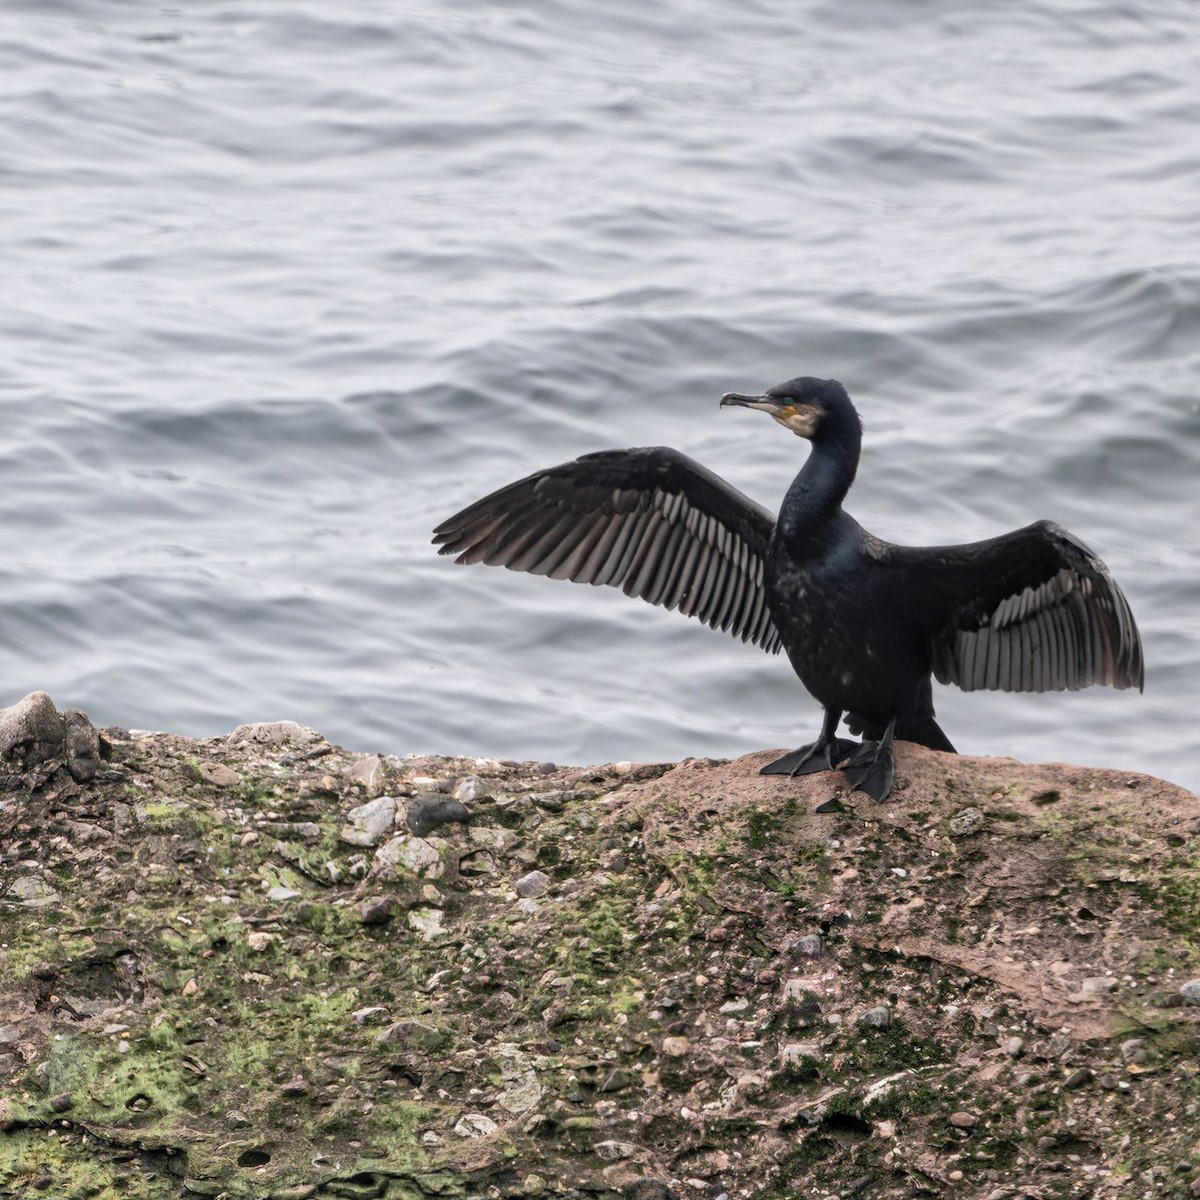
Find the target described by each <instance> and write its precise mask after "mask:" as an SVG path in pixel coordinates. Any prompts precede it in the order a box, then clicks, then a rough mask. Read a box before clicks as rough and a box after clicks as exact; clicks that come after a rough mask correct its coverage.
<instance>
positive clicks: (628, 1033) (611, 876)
mask: <svg viewBox="0 0 1200 1200" xmlns="http://www.w3.org/2000/svg"><path fill="white" fill-rule="evenodd" d="M48 703H49V701H48V698H47V699H46V700H45V701H42V700H38V701H37V702H36V704H37V708H38V713H39V717H38V719H39V721H41V722H42V725H41V726H40V727H41V728H43V729H49V731H50V733H49V736H45V735H42V736H41V737H40V740H37V739H33V740H30V739H26V741H24V742H18V743H14V745H13V746H12V747H10V748H8V749H5V748H4V747H2V746H0V755H5V756H7V758H8V761H9V766H7V767H6V768H0V770H7V771H8V772H9V774H8V775H7V776H6V780H7V788H6V790H5V791H3V792H0V835H2V839H0V840H2V845H3V848H4V867H3V873H2V874H0V898H2V899H0V942H2V943H3V947H4V953H3V957H2V958H0V1087H2V1088H3V1091H2V1092H0V1095H2V1096H3V1099H2V1101H0V1103H2V1105H3V1111H2V1115H0V1121H2V1123H3V1129H4V1130H5V1133H4V1136H3V1137H2V1138H0V1191H3V1192H4V1193H5V1194H8V1193H15V1194H23V1193H25V1192H29V1193H30V1194H34V1192H35V1191H40V1192H41V1193H42V1194H51V1195H62V1196H79V1197H85V1196H103V1195H106V1194H109V1193H112V1194H122V1195H129V1196H135V1197H137V1196H146V1197H151V1196H154V1197H157V1196H167V1195H170V1196H178V1195H185V1196H186V1195H211V1196H222V1195H224V1196H230V1197H243V1196H244V1197H263V1196H275V1197H294V1198H299V1197H318V1196H319V1197H335V1196H337V1197H348V1196H392V1197H405V1198H418V1200H419V1198H423V1197H431V1196H446V1197H453V1196H468V1195H479V1196H489V1197H504V1196H534V1195H560V1196H583V1195H588V1196H605V1195H608V1196H614V1197H615V1196H617V1195H625V1196H637V1197H639V1200H650V1198H651V1196H654V1197H666V1196H672V1195H673V1196H678V1197H683V1196H697V1197H702V1196H706V1195H707V1196H711V1197H713V1200H715V1198H716V1197H718V1196H719V1195H721V1194H722V1193H726V1194H728V1195H729V1196H731V1197H732V1196H763V1197H772V1196H779V1197H781V1198H782V1197H785V1196H789V1197H790V1196H797V1197H799V1196H827V1195H830V1194H839V1193H842V1194H858V1193H861V1194H864V1195H872V1196H908V1195H913V1194H921V1193H927V1194H933V1193H937V1192H939V1191H942V1190H948V1189H952V1190H953V1192H954V1194H955V1195H958V1196H981V1197H982V1196H991V1195H1014V1196H1015V1195H1024V1194H1037V1195H1058V1194H1062V1195H1067V1194H1089V1195H1108V1194H1112V1195H1114V1196H1115V1195H1118V1194H1121V1193H1122V1191H1123V1189H1124V1188H1125V1187H1127V1186H1132V1184H1131V1182H1130V1181H1133V1183H1136V1185H1137V1187H1138V1189H1139V1194H1140V1192H1141V1191H1145V1190H1148V1189H1150V1188H1151V1187H1153V1188H1155V1189H1159V1188H1160V1185H1161V1188H1163V1189H1167V1188H1169V1187H1175V1188H1177V1189H1179V1188H1186V1187H1187V1186H1188V1185H1189V1184H1190V1182H1191V1181H1192V1180H1193V1179H1194V1178H1195V1177H1196V1175H1197V1170H1198V1168H1200V1145H1198V1144H1197V1142H1196V1135H1195V1132H1194V1131H1195V1129H1196V1128H1197V1126H1198V1125H1200V1084H1198V1082H1197V1078H1196V1074H1195V1069H1194V1064H1195V1061H1196V1058H1197V1055H1198V1053H1200V1006H1197V1005H1195V1004H1193V1003H1188V997H1189V996H1190V995H1192V994H1193V992H1194V991H1195V989H1194V988H1193V991H1192V992H1189V991H1187V990H1186V989H1187V986H1188V985H1189V984H1190V983H1191V982H1192V981H1193V980H1195V979H1196V977H1197V976H1200V921H1198V920H1197V916H1196V913H1197V906H1196V904H1195V903H1194V898H1195V896H1196V895H1197V894H1198V888H1200V864H1198V863H1197V860H1196V856H1195V850H1194V847H1195V845H1196V841H1195V839H1196V835H1197V832H1198V829H1200V801H1197V799H1196V797H1194V796H1191V795H1190V794H1188V793H1186V792H1183V791H1181V790H1180V789H1178V788H1174V787H1172V786H1170V785H1168V784H1163V783H1161V782H1159V781H1156V780H1152V779H1149V778H1146V777H1142V776H1134V777H1129V776H1127V775H1123V774H1117V773H1114V772H1107V771H1095V770H1090V769H1085V768H1079V767H1070V766H1061V765H1056V766H1036V767H1035V766H1025V765H1022V764H1018V763H1015V762H1012V761H1010V760H1003V759H971V758H965V757H961V758H960V757H954V758H951V757H949V756H942V755H938V754H935V753H932V752H928V751H923V750H920V749H917V748H911V747H908V746H901V747H900V750H899V753H898V760H899V771H898V782H897V788H896V791H895V793H894V795H893V798H892V800H891V801H890V802H889V803H888V804H887V805H884V806H877V805H874V804H873V803H871V802H870V801H869V800H867V799H865V798H864V797H861V796H849V795H846V794H845V793H844V789H843V790H842V791H841V792H840V793H839V800H840V801H841V808H840V811H832V812H827V813H817V812H815V811H814V810H815V809H816V808H817V807H818V806H819V805H821V804H822V802H824V801H826V800H828V799H829V796H830V790H831V787H832V786H833V785H834V784H835V783H836V781H837V777H835V776H826V777H807V778H804V779H797V780H790V779H786V778H780V777H760V776H758V774H757V767H758V766H759V765H760V764H761V762H763V761H765V760H766V755H759V756H751V757H750V758H748V759H744V760H739V761H738V762H734V763H716V762H711V761H707V760H704V761H688V762H685V763H681V764H677V765H671V766H668V765H647V766H634V765H630V764H621V765H620V766H619V767H614V766H606V767H597V768H586V769H573V768H555V769H553V770H552V771H547V770H545V764H543V765H542V767H539V765H538V764H534V763H522V764H517V763H499V762H493V761H486V760H478V759H441V758H437V759H435V758H417V757H395V756H388V755H357V754H351V753H348V752H346V751H343V750H341V749H339V748H337V747H333V746H329V745H328V744H327V743H325V742H324V740H323V739H321V738H320V737H319V735H317V734H315V733H313V732H312V731H311V730H304V729H303V728H302V727H300V726H295V725H292V724H291V723H287V722H282V723H275V724H272V725H264V726H244V727H242V728H241V729H239V730H238V731H236V732H235V734H234V735H231V736H230V737H229V738H226V739H207V740H201V741H196V740H190V739H185V738H179V737H174V736H172V735H168V734H138V735H131V734H128V733H126V732H124V731H119V730H108V731H102V732H101V733H99V734H95V736H94V739H93V740H92V741H91V742H88V739H87V737H86V736H83V737H82V740H81V741H80V743H79V744H88V745H91V746H92V747H93V748H94V749H93V750H92V752H91V754H90V758H89V761H91V762H92V763H93V764H94V768H95V769H92V770H84V771H82V772H81V771H79V770H78V769H76V770H75V771H72V770H71V769H70V768H71V761H72V760H71V759H70V758H69V751H68V750H67V749H66V747H67V740H66V737H65V733H64V736H63V737H62V738H61V739H58V740H56V738H55V736H54V730H55V728H57V726H55V725H54V721H53V720H52V719H51V713H53V706H52V705H50V706H49V709H47V707H46V706H47V704H48ZM55 715H57V714H55ZM81 715H82V714H79V716H81ZM73 721H74V726H73V727H74V729H75V730H76V734H75V737H76V738H77V739H79V738H80V732H79V731H80V730H81V729H82V726H81V725H80V724H79V720H78V717H75V718H73ZM2 725H3V720H2V719H0V726H2ZM10 727H16V726H15V725H13V723H11V722H10ZM62 728H63V729H64V730H65V722H64V724H63V726H62ZM84 732H85V733H86V731H84ZM93 733H94V731H93ZM35 741H36V745H35V744H34V743H35ZM85 757H86V756H85ZM75 761H76V762H77V761H78V758H77V759H76V760H75ZM418 797H425V798H426V799H425V800H423V801H422V803H421V804H420V805H414V801H416V799H417V798H418ZM431 797H432V798H436V797H446V798H453V799H455V801H456V803H457V804H458V805H459V806H460V807H463V808H465V810H466V815H467V818H468V819H467V820H466V821H465V822H464V821H462V820H461V815H462V814H461V813H458V810H457V809H456V808H454V806H451V805H446V806H445V811H447V812H455V813H458V817H459V819H457V820H449V821H447V822H446V823H444V824H440V825H437V826H436V827H433V828H429V827H427V826H426V825H425V824H424V821H425V816H422V818H421V822H422V823H421V826H420V832H419V833H418V832H416V831H415V830H414V829H413V828H412V827H411V825H410V823H409V820H408V817H409V813H410V810H415V811H419V812H420V813H421V814H428V813H431V812H437V811H442V810H441V809H440V808H439V806H438V805H437V804H436V803H434V802H433V800H432V799H430V798H431ZM969 810H973V813H972V815H970V817H969V818H968V819H967V820H962V819H960V818H962V817H963V815H964V814H965V813H967V812H968V811H969ZM418 843H420V844H418ZM528 880H533V882H529V883H526V884H524V885H523V886H521V887H520V888H518V884H519V883H521V881H528ZM522 893H525V894H522ZM880 1011H885V1012H886V1013H887V1020H886V1021H884V1020H883V1019H882V1018H881V1017H880V1018H869V1019H868V1020H867V1021H864V1020H862V1018H863V1017H864V1016H865V1015H867V1014H870V1013H872V1012H875V1013H878V1012H880ZM1133 1042H1137V1043H1139V1044H1138V1045H1137V1046H1135V1047H1133V1048H1132V1049H1130V1048H1129V1047H1130V1044H1131V1043H1133ZM1014 1045H1015V1046H1016V1047H1017V1048H1016V1050H1015V1051H1014V1049H1013V1046H1014ZM968 1118H970V1119H969V1120H968ZM1184 1166H1186V1170H1184V1169H1182V1168H1183V1167H1184ZM864 1181H865V1182H864ZM1164 1194H1166V1193H1165V1191H1164Z"/></svg>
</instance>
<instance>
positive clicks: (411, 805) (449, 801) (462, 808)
mask: <svg viewBox="0 0 1200 1200" xmlns="http://www.w3.org/2000/svg"><path fill="white" fill-rule="evenodd" d="M464 782H465V781H464ZM476 782H478V780H476ZM461 790H462V784H460V785H459V788H458V790H456V791H455V794H454V795H453V796H444V795H442V793H441V792H422V793H421V794H420V795H419V796H414V797H413V798H412V799H411V800H410V801H409V802H408V828H409V829H410V830H411V831H412V832H413V833H415V834H416V835H417V837H424V836H425V834H427V833H429V832H430V830H433V829H436V828H437V827H438V826H439V825H448V824H450V823H451V822H454V823H457V824H459V825H462V824H465V823H466V822H467V821H469V820H470V819H471V814H470V813H469V812H468V811H467V808H466V805H464V804H463V802H462V801H463V797H462V796H460V795H459V794H458V792H459V791H461ZM471 799H474V797H473V796H472V797H471Z"/></svg>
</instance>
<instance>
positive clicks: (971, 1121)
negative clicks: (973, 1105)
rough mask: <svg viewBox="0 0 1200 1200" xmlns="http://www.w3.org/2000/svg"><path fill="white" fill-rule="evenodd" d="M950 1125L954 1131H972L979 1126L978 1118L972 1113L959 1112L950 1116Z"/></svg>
mask: <svg viewBox="0 0 1200 1200" xmlns="http://www.w3.org/2000/svg"><path fill="white" fill-rule="evenodd" d="M950 1124H951V1125H953V1126H954V1128H955V1129H974V1128H975V1126H976V1125H978V1124H979V1118H978V1117H977V1116H976V1115H975V1114H974V1113H969V1112H962V1111H961V1110H960V1111H959V1112H955V1113H951V1114H950Z"/></svg>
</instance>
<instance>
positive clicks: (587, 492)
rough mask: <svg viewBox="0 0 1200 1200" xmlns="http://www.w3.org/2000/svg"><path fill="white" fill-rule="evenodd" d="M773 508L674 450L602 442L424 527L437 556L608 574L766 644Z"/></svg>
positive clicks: (596, 578)
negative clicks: (766, 562)
mask: <svg viewBox="0 0 1200 1200" xmlns="http://www.w3.org/2000/svg"><path fill="white" fill-rule="evenodd" d="M774 528H775V518H774V517H773V516H772V515H771V514H770V513H769V512H768V511H767V510H766V509H765V508H763V507H762V506H761V505H758V504H756V503H755V502H754V501H753V500H751V499H749V498H748V497H747V496H744V495H743V494H742V493H741V492H739V491H738V490H737V489H736V488H733V487H730V485H729V484H727V483H726V482H725V481H724V480H723V479H721V478H720V477H719V476H717V475H714V474H713V473H712V472H711V471H708V470H706V469H705V468H704V467H702V466H701V465H700V464H699V463H697V462H695V461H694V460H693V459H690V458H688V457H687V456H686V455H684V454H680V453H679V452H678V451H677V450H671V449H668V448H666V447H662V446H652V447H644V448H639V449H632V450H601V451H599V452H598V453H595V454H585V455H584V456H583V457H582V458H577V459H575V460H574V462H568V463H563V464H562V465H561V466H557V467H551V468H550V469H549V470H545V471H537V472H535V473H534V474H533V475H530V476H528V477H527V478H525V479H520V480H518V481H517V482H516V483H510V484H509V485H508V486H507V487H503V488H501V489H500V490H499V491H496V492H493V493H492V494H491V495H490V496H485V497H484V498H483V499H482V500H477V501H476V502H475V503H474V504H472V505H470V506H469V507H468V508H465V509H463V511H462V512H460V513H458V514H457V515H456V516H453V517H451V518H450V519H449V520H448V521H443V522H442V523H441V524H440V525H439V526H438V527H437V528H436V529H435V530H434V531H433V532H434V539H433V540H434V544H435V545H438V546H440V549H439V551H438V553H439V554H455V555H457V556H458V557H457V559H456V561H457V562H460V563H476V562H482V563H487V564H488V565H489V566H500V567H508V568H509V569H510V570H513V571H528V572H530V573H531V574H534V575H548V576H549V577H550V578H551V579H572V580H574V581H575V582H577V583H591V584H595V585H599V584H608V585H609V586H610V587H619V588H620V589H621V590H622V591H623V592H624V593H625V594H626V595H627V596H640V597H641V598H642V599H643V600H648V601H649V602H650V603H651V604H659V605H662V606H663V607H664V608H678V609H679V611H680V612H681V613H684V614H685V615H687V616H694V617H698V618H699V619H700V620H701V621H703V622H704V623H705V624H706V625H709V626H711V627H712V628H714V629H721V630H728V631H729V632H730V633H732V634H734V636H736V637H740V638H741V639H742V641H750V642H754V643H755V644H756V645H759V646H761V647H762V648H763V649H764V650H767V651H768V652H770V653H772V654H774V653H776V652H777V651H778V650H779V648H780V641H779V634H778V632H777V631H776V629H775V625H774V623H773V622H772V620H771V614H770V612H769V611H768V610H767V600H766V590H765V588H764V587H763V559H764V556H765V554H766V549H767V543H768V542H769V540H770V537H771V532H772V530H773V529H774Z"/></svg>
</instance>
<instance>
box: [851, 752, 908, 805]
mask: <svg viewBox="0 0 1200 1200" xmlns="http://www.w3.org/2000/svg"><path fill="white" fill-rule="evenodd" d="M842 770H843V771H845V773H846V779H847V780H848V781H849V783H850V790H851V791H852V792H866V793H867V795H868V796H870V797H871V799H872V800H874V801H875V802H876V803H877V804H881V803H882V802H883V801H884V800H886V799H887V798H888V793H889V792H890V791H891V790H892V784H893V782H894V781H895V779H896V758H895V755H893V754H892V750H891V747H890V746H884V745H883V744H882V743H881V742H863V744H862V746H860V747H859V749H858V751H857V753H856V754H855V755H854V757H853V758H851V759H850V761H849V762H848V763H847V764H846V765H845V766H844V767H843V768H842Z"/></svg>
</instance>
